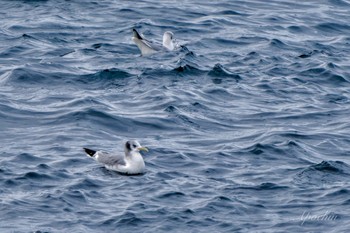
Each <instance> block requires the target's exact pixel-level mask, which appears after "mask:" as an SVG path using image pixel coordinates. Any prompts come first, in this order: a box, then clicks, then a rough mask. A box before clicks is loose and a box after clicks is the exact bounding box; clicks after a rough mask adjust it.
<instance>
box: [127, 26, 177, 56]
mask: <svg viewBox="0 0 350 233" xmlns="http://www.w3.org/2000/svg"><path fill="white" fill-rule="evenodd" d="M132 31H133V33H134V34H133V37H132V40H133V41H134V42H135V44H136V45H137V47H138V48H139V49H140V51H141V54H142V55H151V54H153V53H156V52H158V51H162V50H164V49H166V50H169V51H172V50H174V49H176V47H177V46H176V44H175V43H174V40H173V38H174V34H173V33H172V32H170V31H167V32H164V35H163V45H162V46H161V45H159V44H156V43H154V42H151V41H149V40H147V39H146V38H144V37H142V36H141V35H140V33H138V32H137V31H136V29H133V30H132Z"/></svg>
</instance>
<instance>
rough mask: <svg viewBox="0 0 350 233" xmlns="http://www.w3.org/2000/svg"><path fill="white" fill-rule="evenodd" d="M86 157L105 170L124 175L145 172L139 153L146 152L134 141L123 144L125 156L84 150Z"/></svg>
mask: <svg viewBox="0 0 350 233" xmlns="http://www.w3.org/2000/svg"><path fill="white" fill-rule="evenodd" d="M84 150H85V152H86V154H88V156H90V157H92V158H93V159H95V160H96V161H97V162H99V163H101V164H103V165H104V166H105V167H106V168H107V169H109V170H113V171H117V172H120V173H125V174H130V175H132V174H140V173H143V172H144V170H145V162H144V161H143V158H142V155H141V154H140V151H146V152H147V151H148V149H147V148H146V147H143V146H141V145H140V143H139V142H138V141H136V140H129V141H127V142H126V143H125V146H124V152H125V154H124V155H123V154H115V153H108V152H104V151H95V150H91V149H88V148H84Z"/></svg>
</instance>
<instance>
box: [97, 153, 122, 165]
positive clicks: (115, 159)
mask: <svg viewBox="0 0 350 233" xmlns="http://www.w3.org/2000/svg"><path fill="white" fill-rule="evenodd" d="M96 153H97V155H98V157H97V161H98V162H99V163H102V164H104V165H111V166H112V165H125V156H124V155H121V154H113V153H108V152H104V151H98V152H96Z"/></svg>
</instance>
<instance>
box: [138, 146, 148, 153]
mask: <svg viewBox="0 0 350 233" xmlns="http://www.w3.org/2000/svg"><path fill="white" fill-rule="evenodd" d="M138 150H139V151H141V150H142V151H146V152H148V149H147V148H146V147H139V148H138Z"/></svg>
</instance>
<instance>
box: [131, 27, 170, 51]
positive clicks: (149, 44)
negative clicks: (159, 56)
mask: <svg viewBox="0 0 350 233" xmlns="http://www.w3.org/2000/svg"><path fill="white" fill-rule="evenodd" d="M133 33H134V37H135V38H137V39H139V40H140V41H141V42H142V43H143V44H144V45H145V46H147V47H149V48H151V49H153V50H155V51H159V50H163V49H164V48H163V46H162V45H160V44H156V43H154V42H152V41H149V40H147V39H146V38H144V37H143V36H141V35H140V33H138V32H137V31H136V29H133Z"/></svg>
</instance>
